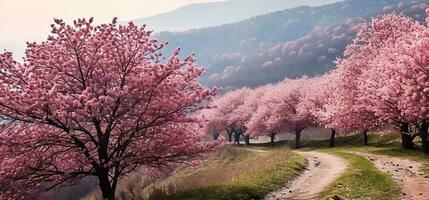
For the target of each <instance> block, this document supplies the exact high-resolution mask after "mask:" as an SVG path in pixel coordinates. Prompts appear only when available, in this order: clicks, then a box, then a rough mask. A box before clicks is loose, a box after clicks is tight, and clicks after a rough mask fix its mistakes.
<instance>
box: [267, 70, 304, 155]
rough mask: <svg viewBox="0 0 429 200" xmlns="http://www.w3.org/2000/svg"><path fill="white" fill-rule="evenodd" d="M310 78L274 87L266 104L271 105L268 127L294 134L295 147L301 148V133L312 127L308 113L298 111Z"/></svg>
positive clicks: (292, 80)
mask: <svg viewBox="0 0 429 200" xmlns="http://www.w3.org/2000/svg"><path fill="white" fill-rule="evenodd" d="M307 81H308V77H303V78H300V79H285V80H284V81H282V82H280V83H278V84H277V85H276V86H275V87H273V88H272V89H271V91H270V93H269V95H268V96H266V102H265V104H267V105H271V107H270V108H269V109H270V110H271V113H270V115H269V116H268V118H267V119H266V125H267V126H268V127H270V129H271V130H276V132H279V131H287V132H293V133H294V134H295V147H296V148H300V147H301V132H302V130H304V129H305V128H306V127H308V126H311V125H312V121H311V118H309V116H307V115H306V114H307V112H305V113H304V112H300V110H299V109H298V106H299V104H300V103H301V101H302V94H303V93H302V92H303V90H304V89H305V84H306V82H307Z"/></svg>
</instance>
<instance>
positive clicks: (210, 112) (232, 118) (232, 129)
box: [201, 88, 252, 143]
mask: <svg viewBox="0 0 429 200" xmlns="http://www.w3.org/2000/svg"><path fill="white" fill-rule="evenodd" d="M251 92H252V90H251V89H249V88H241V89H237V90H233V91H228V92H227V93H225V94H224V95H222V96H221V97H219V98H217V99H215V100H214V101H213V102H212V103H211V104H210V105H211V108H210V109H205V110H203V111H202V112H201V117H202V118H203V119H204V120H205V121H206V126H207V129H206V130H207V131H221V130H225V131H226V132H227V136H228V141H230V142H231V141H232V137H233V135H234V134H235V135H237V136H238V137H234V139H235V142H237V143H239V141H238V140H237V139H240V135H242V134H243V132H244V129H243V127H242V123H240V122H239V121H237V120H238V119H237V117H236V116H237V114H236V112H237V111H238V110H237V108H238V107H239V106H240V105H243V104H244V102H245V100H246V98H247V96H248V95H249V94H250V93H251Z"/></svg>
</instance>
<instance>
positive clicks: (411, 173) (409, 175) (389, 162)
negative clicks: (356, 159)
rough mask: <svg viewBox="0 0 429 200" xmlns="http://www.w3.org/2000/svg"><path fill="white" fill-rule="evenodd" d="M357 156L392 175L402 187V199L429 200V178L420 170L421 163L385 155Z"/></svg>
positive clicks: (364, 154) (363, 154) (362, 154)
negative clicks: (366, 159)
mask: <svg viewBox="0 0 429 200" xmlns="http://www.w3.org/2000/svg"><path fill="white" fill-rule="evenodd" d="M356 154H358V155H361V156H364V157H365V158H368V159H369V160H370V161H372V162H373V163H374V165H375V166H377V168H378V169H380V170H381V171H384V172H386V173H388V174H390V175H391V176H392V177H393V179H394V180H395V181H396V182H397V183H398V184H399V185H400V186H401V199H404V200H411V199H412V200H428V199H429V190H428V188H429V176H428V175H426V174H425V173H423V172H421V171H420V170H419V169H420V167H421V165H422V164H421V163H419V162H416V161H411V160H406V159H401V158H395V157H391V156H384V155H374V154H366V153H356Z"/></svg>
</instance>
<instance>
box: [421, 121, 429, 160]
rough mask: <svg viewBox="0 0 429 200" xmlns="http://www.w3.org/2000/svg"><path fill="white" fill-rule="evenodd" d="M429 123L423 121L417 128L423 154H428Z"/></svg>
mask: <svg viewBox="0 0 429 200" xmlns="http://www.w3.org/2000/svg"><path fill="white" fill-rule="evenodd" d="M428 127H429V124H428V123H427V122H423V123H422V124H421V126H420V128H419V135H420V138H422V147H423V152H424V153H425V154H429V135H428Z"/></svg>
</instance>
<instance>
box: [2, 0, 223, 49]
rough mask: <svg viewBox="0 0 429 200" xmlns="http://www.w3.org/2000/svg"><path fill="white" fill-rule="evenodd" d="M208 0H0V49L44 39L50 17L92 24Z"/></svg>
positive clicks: (133, 17)
mask: <svg viewBox="0 0 429 200" xmlns="http://www.w3.org/2000/svg"><path fill="white" fill-rule="evenodd" d="M210 1H219V0H0V19H1V20H0V48H1V50H2V49H3V48H12V47H13V46H16V45H18V46H22V45H24V44H25V42H26V41H41V40H44V39H45V38H46V37H47V35H48V33H49V31H50V24H52V22H53V20H52V19H53V18H62V19H64V20H66V21H67V22H72V20H73V19H76V18H81V17H86V18H89V17H94V18H95V22H96V23H102V22H110V21H111V20H112V18H113V17H118V18H119V21H127V20H131V19H136V18H142V17H147V16H151V15H155V14H159V13H163V12H167V11H170V10H174V9H176V8H179V7H181V6H184V5H187V4H190V3H199V2H201V3H202V2H210ZM11 46H12V47H11Z"/></svg>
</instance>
